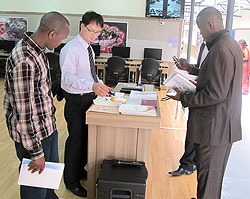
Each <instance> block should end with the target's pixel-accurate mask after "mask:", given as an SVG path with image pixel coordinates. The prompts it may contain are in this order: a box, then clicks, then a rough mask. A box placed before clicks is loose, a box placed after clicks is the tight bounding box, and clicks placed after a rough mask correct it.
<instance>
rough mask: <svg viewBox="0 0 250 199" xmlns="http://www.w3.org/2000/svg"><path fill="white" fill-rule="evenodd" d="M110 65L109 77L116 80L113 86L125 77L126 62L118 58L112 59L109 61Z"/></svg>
mask: <svg viewBox="0 0 250 199" xmlns="http://www.w3.org/2000/svg"><path fill="white" fill-rule="evenodd" d="M107 64H108V71H107V73H108V75H109V76H111V77H112V78H114V81H113V82H112V83H111V86H112V85H116V84H117V83H118V81H119V78H120V77H122V76H124V75H125V68H124V66H125V60H124V59H123V58H121V57H118V56H113V57H110V58H109V59H108V61H107Z"/></svg>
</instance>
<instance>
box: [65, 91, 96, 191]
mask: <svg viewBox="0 0 250 199" xmlns="http://www.w3.org/2000/svg"><path fill="white" fill-rule="evenodd" d="M64 97H65V99H66V103H65V109H64V116H65V120H66V122H67V127H68V132H69V135H68V138H67V140H66V143H65V153H64V163H65V168H64V183H65V185H66V187H67V188H74V187H75V186H76V185H78V184H79V183H80V182H79V180H80V179H81V178H82V177H83V176H84V172H85V170H84V166H85V165H86V164H87V153H88V126H87V124H86V122H85V121H86V111H87V110H88V108H89V107H90V106H91V104H92V103H93V99H95V98H96V95H95V94H94V93H87V94H84V95H79V94H69V93H67V92H65V91H64Z"/></svg>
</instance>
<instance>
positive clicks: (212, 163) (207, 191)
mask: <svg viewBox="0 0 250 199" xmlns="http://www.w3.org/2000/svg"><path fill="white" fill-rule="evenodd" d="M194 146H195V152H196V161H197V180H198V186H197V199H220V198H221V189H222V181H223V177H224V173H225V169H226V165H227V161H228V157H229V154H230V151H231V148H232V143H229V144H225V145H219V146H206V145H202V144H195V145H194Z"/></svg>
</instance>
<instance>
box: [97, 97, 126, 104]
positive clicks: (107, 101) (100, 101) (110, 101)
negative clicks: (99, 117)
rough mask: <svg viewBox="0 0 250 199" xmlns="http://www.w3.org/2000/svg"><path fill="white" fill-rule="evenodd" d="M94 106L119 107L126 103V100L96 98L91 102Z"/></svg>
mask: <svg viewBox="0 0 250 199" xmlns="http://www.w3.org/2000/svg"><path fill="white" fill-rule="evenodd" d="M93 102H94V104H95V105H101V106H119V105H121V104H125V103H126V99H125V98H122V97H99V96H98V97H97V98H96V99H94V100H93Z"/></svg>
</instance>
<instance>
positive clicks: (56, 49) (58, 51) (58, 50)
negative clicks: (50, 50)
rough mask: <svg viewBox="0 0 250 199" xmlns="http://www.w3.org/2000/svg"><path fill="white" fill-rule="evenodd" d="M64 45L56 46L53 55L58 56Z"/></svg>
mask: <svg viewBox="0 0 250 199" xmlns="http://www.w3.org/2000/svg"><path fill="white" fill-rule="evenodd" d="M65 44H66V43H61V44H60V45H59V46H57V47H56V48H55V49H54V53H58V54H60V52H61V49H62V48H63V47H64V46H65Z"/></svg>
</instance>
